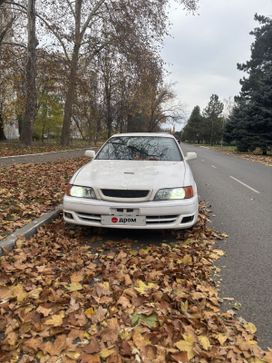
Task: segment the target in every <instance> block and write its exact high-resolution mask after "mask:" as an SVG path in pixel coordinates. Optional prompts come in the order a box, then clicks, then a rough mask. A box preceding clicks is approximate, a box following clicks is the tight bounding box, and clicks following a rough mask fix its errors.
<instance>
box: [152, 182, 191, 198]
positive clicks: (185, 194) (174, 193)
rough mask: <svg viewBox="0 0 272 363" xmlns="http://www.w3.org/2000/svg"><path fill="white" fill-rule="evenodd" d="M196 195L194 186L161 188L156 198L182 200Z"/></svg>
mask: <svg viewBox="0 0 272 363" xmlns="http://www.w3.org/2000/svg"><path fill="white" fill-rule="evenodd" d="M193 196H194V191H193V187H192V186H191V185H190V186H189V187H183V188H171V189H160V190H159V191H158V192H157V194H156V195H155V198H154V200H180V199H189V198H192V197H193Z"/></svg>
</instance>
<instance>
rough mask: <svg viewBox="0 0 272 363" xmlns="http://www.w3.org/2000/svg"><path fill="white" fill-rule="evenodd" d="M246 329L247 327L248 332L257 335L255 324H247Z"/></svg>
mask: <svg viewBox="0 0 272 363" xmlns="http://www.w3.org/2000/svg"><path fill="white" fill-rule="evenodd" d="M244 327H245V328H246V330H247V331H248V332H250V333H251V334H255V333H256V331H257V328H256V326H255V325H254V324H252V323H246V324H245V325H244Z"/></svg>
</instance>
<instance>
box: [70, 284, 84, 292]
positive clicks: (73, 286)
mask: <svg viewBox="0 0 272 363" xmlns="http://www.w3.org/2000/svg"><path fill="white" fill-rule="evenodd" d="M66 289H67V290H69V291H71V292H73V291H79V290H82V289H83V287H82V285H81V284H80V283H79V282H72V283H71V284H69V285H66Z"/></svg>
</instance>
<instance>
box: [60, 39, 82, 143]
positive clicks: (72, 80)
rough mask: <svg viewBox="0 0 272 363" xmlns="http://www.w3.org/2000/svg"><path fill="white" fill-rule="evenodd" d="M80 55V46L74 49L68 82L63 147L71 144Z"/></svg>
mask: <svg viewBox="0 0 272 363" xmlns="http://www.w3.org/2000/svg"><path fill="white" fill-rule="evenodd" d="M78 55H79V46H75V47H74V51H73V56H72V61H71V70H70V76H69V80H68V89H67V94H66V99H65V105H64V116H63V125H62V131H61V145H63V146H67V145H69V143H70V133H71V129H70V126H71V119H72V113H73V104H74V99H75V87H76V75H77V66H78Z"/></svg>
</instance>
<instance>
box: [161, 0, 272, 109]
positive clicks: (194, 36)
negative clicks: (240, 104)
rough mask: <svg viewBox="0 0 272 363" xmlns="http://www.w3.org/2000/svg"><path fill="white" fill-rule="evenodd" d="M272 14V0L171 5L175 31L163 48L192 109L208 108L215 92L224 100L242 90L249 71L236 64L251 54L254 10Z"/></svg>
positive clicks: (181, 94)
mask: <svg viewBox="0 0 272 363" xmlns="http://www.w3.org/2000/svg"><path fill="white" fill-rule="evenodd" d="M255 13H258V14H261V15H266V16H272V0H199V8H198V11H197V14H196V15H192V14H190V13H186V12H185V11H184V10H183V9H182V7H181V6H177V3H174V0H173V3H172V6H171V8H170V13H169V17H170V21H171V23H172V26H171V29H170V34H171V36H170V37H167V38H166V39H165V41H164V44H163V48H162V51H161V55H162V58H163V59H164V61H165V62H166V69H167V70H168V72H169V75H168V76H167V78H166V82H167V83H171V84H173V89H174V91H175V94H176V96H177V98H178V100H179V101H180V103H182V104H183V106H184V110H185V112H186V114H187V115H190V113H191V111H192V109H193V107H194V106H196V105H199V106H200V108H201V109H203V108H204V107H205V106H206V105H207V104H208V102H209V98H210V96H211V95H212V94H213V93H216V94H218V96H219V98H220V99H221V100H222V101H223V100H224V99H229V97H233V96H235V95H236V94H238V93H239V90H240V84H239V79H240V78H242V77H243V75H244V73H243V72H241V71H238V70H237V67H236V64H237V63H243V62H245V61H247V60H249V59H250V45H251V43H252V42H253V39H254V37H253V36H252V35H249V32H250V31H251V30H253V28H254V27H256V25H257V22H255V21H254V14H255Z"/></svg>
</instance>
